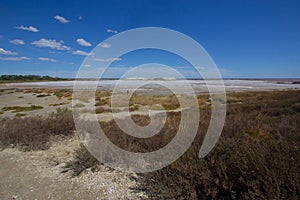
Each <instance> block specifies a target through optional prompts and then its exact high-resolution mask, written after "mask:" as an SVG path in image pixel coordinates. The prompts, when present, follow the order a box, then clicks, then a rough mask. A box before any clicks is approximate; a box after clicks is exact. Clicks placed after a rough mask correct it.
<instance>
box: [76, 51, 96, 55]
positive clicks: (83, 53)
mask: <svg viewBox="0 0 300 200" xmlns="http://www.w3.org/2000/svg"><path fill="white" fill-rule="evenodd" d="M73 54H74V55H80V56H90V55H94V54H93V53H88V52H85V51H81V50H77V51H73Z"/></svg>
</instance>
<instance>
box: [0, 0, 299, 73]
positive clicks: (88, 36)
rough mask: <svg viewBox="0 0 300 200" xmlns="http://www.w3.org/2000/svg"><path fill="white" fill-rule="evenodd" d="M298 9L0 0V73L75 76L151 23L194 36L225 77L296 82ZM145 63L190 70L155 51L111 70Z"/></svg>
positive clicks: (287, 5)
mask: <svg viewBox="0 0 300 200" xmlns="http://www.w3.org/2000/svg"><path fill="white" fill-rule="evenodd" d="M299 10H300V1H289V0H287V1H279V0H272V1H271V0H269V1H267V0H257V1H255V0H253V1H242V0H241V1H237V0H228V1H217V0H211V1H189V0H186V1H181V0H177V1H175V0H173V1H171V0H168V1H167V0H161V1H157V0H151V1H150V0H148V1H146V0H131V1H129V0H124V1H121V0H120V1H114V0H110V1H100V0H99V1H89V3H87V1H74V2H72V3H71V2H70V1H55V0H52V1H30V0H28V1H15V0H1V1H0V24H1V29H0V74H37V75H51V76H59V77H75V75H76V72H77V70H78V68H79V66H80V65H81V63H82V61H83V60H84V58H85V56H84V54H87V53H88V52H90V51H91V50H92V49H93V48H94V47H96V46H97V45H98V44H99V43H100V42H102V41H103V40H105V39H107V38H108V37H110V36H113V35H114V34H116V33H120V32H122V31H126V30H129V29H132V28H139V27H148V26H151V27H164V28H169V29H174V30H176V31H179V32H182V33H184V34H186V35H188V36H190V37H192V38H193V39H195V40H196V41H197V42H199V43H200V44H201V45H202V46H203V47H204V48H205V49H206V50H207V52H208V53H209V54H210V55H211V57H212V58H213V60H214V61H215V63H216V64H217V66H218V67H219V69H220V71H221V73H222V74H223V76H224V77H225V78H300V64H299V63H300V48H299V47H300V12H299ZM106 48H109V45H108V46H106ZM78 54H81V55H78ZM82 54H83V55H82ZM103 62H105V60H104V61H103ZM149 62H157V63H162V64H166V65H169V66H177V67H178V66H180V67H181V68H184V67H187V68H188V64H187V63H186V62H185V61H184V60H183V59H181V58H179V57H178V56H175V55H172V54H170V53H167V52H162V51H158V50H145V51H141V52H139V51H137V52H132V53H130V54H128V55H124V56H122V57H121V60H118V61H115V62H114V64H113V66H116V67H118V66H121V67H125V68H126V67H128V68H130V67H133V66H136V65H139V64H144V63H149ZM114 76H115V77H117V76H118V74H115V75H114Z"/></svg>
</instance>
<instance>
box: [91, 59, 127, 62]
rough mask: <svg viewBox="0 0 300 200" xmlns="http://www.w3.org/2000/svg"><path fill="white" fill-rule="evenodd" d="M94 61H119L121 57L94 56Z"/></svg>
mask: <svg viewBox="0 0 300 200" xmlns="http://www.w3.org/2000/svg"><path fill="white" fill-rule="evenodd" d="M94 60H95V61H98V62H112V61H120V60H122V58H95V59H94Z"/></svg>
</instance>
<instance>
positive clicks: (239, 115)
mask: <svg viewBox="0 0 300 200" xmlns="http://www.w3.org/2000/svg"><path fill="white" fill-rule="evenodd" d="M30 84H31V83H30ZM297 87H298V85H293V87H292V88H289V87H286V88H284V89H282V91H281V89H280V88H271V89H270V88H268V89H267V92H264V91H261V90H263V88H261V89H259V91H252V90H251V91H247V92H243V90H238V91H239V92H233V91H232V92H230V94H229V95H228V96H227V106H228V113H227V114H228V116H227V121H226V124H225V127H224V133H222V136H223V137H222V138H221V142H220V143H219V144H218V145H217V147H216V150H215V151H213V153H212V154H210V155H209V156H208V157H207V158H205V159H203V160H197V159H196V158H194V155H196V154H195V153H193V149H196V151H197V150H198V149H199V144H201V142H199V141H201V139H199V138H201V136H199V137H197V138H196V139H195V141H196V142H195V147H193V148H191V150H189V151H188V153H187V154H185V156H183V158H181V159H180V160H179V161H177V162H175V163H174V164H172V165H171V166H169V167H167V168H164V169H162V170H159V171H157V172H153V173H149V174H146V175H141V174H135V173H132V172H121V171H117V170H112V169H110V168H108V167H105V166H103V165H101V164H99V163H97V162H96V161H94V160H90V158H89V156H90V155H89V154H88V152H87V151H82V146H81V145H80V140H79V138H78V137H77V135H76V134H75V128H74V127H72V126H71V125H70V127H72V128H67V129H70V131H71V133H70V134H69V133H68V134H65V133H61V131H60V130H57V127H58V128H60V126H64V123H70V122H73V120H72V118H70V121H68V120H69V118H67V117H64V115H65V114H68V111H67V110H66V109H71V105H72V93H71V90H70V89H69V88H64V89H62V88H57V87H33V88H32V87H31V86H30V87H28V86H26V87H21V88H15V87H12V85H10V86H8V87H6V86H5V87H4V86H2V89H1V91H0V122H1V123H2V125H1V126H2V127H1V128H2V129H1V130H0V131H2V133H0V144H1V146H0V148H1V151H0V160H1V165H0V176H1V180H0V199H163V198H170V199H180V198H189V199H197V198H220V197H228V198H229V197H233V196H234V195H246V196H247V195H248V196H249V195H250V197H252V198H254V197H256V198H266V197H267V196H268V197H270V198H277V197H278V198H279V197H281V198H284V197H286V198H295V197H297V196H298V195H299V194H298V195H297V191H299V180H300V179H299V168H298V164H295V163H298V162H297V159H298V158H299V153H300V152H299V149H298V148H299V145H298V144H299V123H298V122H299V120H300V118H299V111H300V105H299V102H300V99H299V98H300V95H299V94H300V93H299V90H297ZM127 89H128V88H127ZM160 92H161V91H160ZM121 94H122V95H124V96H122V95H121V96H120V97H119V99H122V98H123V97H126V90H124V93H121ZM110 100H111V92H110V91H109V90H103V91H100V90H99V91H98V92H97V93H96V96H95V101H92V100H91V99H82V100H81V101H80V102H79V103H78V104H76V105H75V107H78V108H83V109H84V108H89V106H92V107H93V106H95V108H96V113H97V116H98V120H99V121H102V122H106V123H105V124H106V126H107V127H108V129H107V130H108V131H111V130H112V131H113V132H109V134H111V133H113V134H119V133H120V130H118V129H116V128H114V126H115V124H114V123H113V122H111V120H112V111H113V110H114V111H115V112H116V116H117V117H120V118H123V117H127V115H126V112H125V110H124V109H125V107H122V106H120V107H112V106H111V104H110ZM198 103H199V107H200V109H201V112H202V113H201V116H202V117H203V118H202V121H201V122H200V124H202V125H203V126H204V127H205V126H207V122H206V120H207V119H209V112H207V109H208V108H209V106H210V99H209V96H208V95H207V93H203V94H202V95H200V96H198ZM157 104H162V105H163V106H164V108H165V109H166V110H167V111H168V112H171V113H173V115H174V116H173V117H175V118H174V119H173V121H172V120H171V122H170V121H169V122H168V123H169V124H168V126H167V127H166V129H164V130H165V131H167V133H170V135H172V134H173V132H174V131H176V130H175V129H176V128H174V127H176V123H175V122H176V120H177V119H178V118H176V113H179V112H180V109H179V106H178V102H177V100H176V98H175V97H174V96H170V95H168V94H161V93H158V94H155V95H149V94H148V93H143V92H142V93H140V94H138V95H134V96H133V98H132V99H131V100H130V105H129V109H130V112H131V114H134V115H136V116H137V118H138V119H141V120H140V121H141V122H142V123H145V120H144V116H147V115H148V114H149V109H150V110H151V112H154V114H156V113H158V112H161V108H160V107H158V106H157ZM57 112H62V114H63V115H62V116H63V118H61V119H60V118H59V117H58V118H57V119H55V117H53V118H48V116H49V115H50V116H51V113H57ZM174 113H175V114H174ZM54 116H56V115H54ZM141 116H142V117H141ZM27 119H28V120H29V122H30V123H29V124H31V125H32V127H28V121H26V120H27ZM43 119H44V120H43ZM52 119H53V120H54V121H53V123H54V124H55V125H54V126H53V125H51V123H50V122H49V123H46V122H47V120H49V121H51V120H52ZM63 119H65V120H66V122H65V121H63ZM55 120H56V121H55ZM143 120H144V121H143ZM137 121H139V120H137ZM146 121H147V120H146ZM41 122H43V123H44V122H45V126H49V127H47V128H49V131H48V132H49V133H50V135H51V136H50V137H49V138H48V137H47V138H46V139H43V137H44V136H45V135H43V134H48V132H47V131H46V133H43V134H40V132H41V133H42V132H44V131H45V130H44V129H43V127H40V126H43V125H40V126H39V124H40V123H41ZM58 122H61V123H58ZM172 123H174V124H172ZM202 128H203V127H202ZM39 129H41V131H40V132H39ZM29 130H30V131H29ZM61 130H65V129H61ZM23 131H27V132H26V134H25V132H23ZM31 131H32V135H31V134H27V133H28V132H31ZM204 131H205V128H203V129H201V130H200V131H199V134H200V135H201V134H202V133H203V132H204ZM52 132H55V133H53V134H52ZM56 132H57V133H56ZM240 133H242V134H240ZM10 134H11V135H10ZM35 134H36V135H35ZM24 135H26V137H28V138H22V137H23V136H24ZM240 135H245V136H246V138H240ZM10 137H11V138H10ZM14 137H15V138H14ZM24 137H25V136H24ZM170 137H171V136H170ZM39 139H40V140H41V143H40V144H39V141H35V140H39ZM158 140H159V141H163V142H165V141H168V138H165V137H164V136H163V137H162V138H158ZM126 141H127V140H126ZM236 141H239V142H236ZM281 142H282V144H281ZM141 144H143V145H137V146H134V145H133V146H130V145H131V143H129V144H127V143H124V144H120V146H121V147H126V148H128V150H131V148H133V149H134V148H135V149H138V148H140V149H139V150H141V151H143V150H145V149H143V148H146V149H147V145H149V144H150V145H151V147H155V148H156V146H155V145H156V143H153V144H152V143H149V144H147V143H143V142H142V143H141ZM160 145H161V144H160ZM278 145H279V146H278ZM252 148H253V149H252ZM254 149H255V150H254ZM278 149H279V150H280V151H278V152H277V150H278ZM262 158H263V159H262ZM269 158H272V159H269ZM81 159H82V160H81ZM280 160H282V161H280ZM216 163H217V164H216ZM243 163H245V164H246V165H247V166H252V167H251V169H252V171H251V170H250V171H248V170H249V167H244V165H243ZM287 163H288V165H286V164H287ZM240 165H241V166H240ZM224 166H225V167H224ZM233 166H237V168H233ZM277 166H278V167H277ZM227 168H228V169H230V170H229V171H227V170H226V169H227ZM279 168H280V169H279ZM239 170H240V171H239ZM264 170H267V171H264ZM269 170H271V171H269ZM279 172H280V173H279ZM282 173H283V174H285V175H284V176H283V177H282V176H281V175H280V174H282ZM253 174H254V175H253ZM241 177H244V179H245V180H244V179H243V180H242V179H241ZM255 177H259V178H260V179H261V183H260V182H257V181H256V179H255ZM227 179H229V180H227ZM210 180H211V181H210ZM222 180H224V182H223V183H222V184H223V185H222V184H220V182H222ZM240 180H242V181H241V182H239V181H240ZM252 180H253V182H249V183H248V182H247V181H252ZM297 180H298V181H297ZM205 181H207V182H205ZM243 181H244V182H243ZM269 182H272V183H273V182H275V183H276V184H278V185H277V186H276V187H273V186H270V185H269ZM257 184H258V186H257ZM260 184H262V185H263V186H261V185H260ZM284 185H288V187H284ZM240 187H242V188H248V189H245V191H244V193H242V194H237V193H236V191H239V190H240V189H239V188H240ZM261 187H263V188H266V189H263V190H262V191H260V190H259V189H257V188H261ZM252 190H255V191H256V193H247V191H252ZM268 191H273V193H268ZM295 191H296V192H295ZM251 195H254V196H251ZM255 195H256V196H255ZM272 195H277V196H272ZM236 197H237V198H238V196H236ZM298 197H299V196H298Z"/></svg>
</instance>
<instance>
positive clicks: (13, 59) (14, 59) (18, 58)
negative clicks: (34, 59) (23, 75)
mask: <svg viewBox="0 0 300 200" xmlns="http://www.w3.org/2000/svg"><path fill="white" fill-rule="evenodd" d="M0 60H6V61H21V60H30V58H28V57H0Z"/></svg>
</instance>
